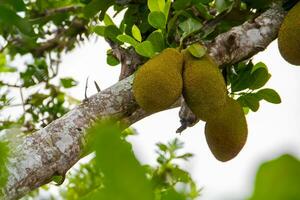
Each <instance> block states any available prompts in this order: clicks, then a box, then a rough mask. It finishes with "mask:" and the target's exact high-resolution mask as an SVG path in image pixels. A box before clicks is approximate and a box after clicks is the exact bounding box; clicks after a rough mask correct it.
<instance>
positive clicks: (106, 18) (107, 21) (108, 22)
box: [103, 14, 115, 26]
mask: <svg viewBox="0 0 300 200" xmlns="http://www.w3.org/2000/svg"><path fill="white" fill-rule="evenodd" d="M103 22H104V24H105V26H110V25H115V23H114V22H113V20H112V19H111V18H110V16H109V15H108V14H105V15H104V19H103Z"/></svg>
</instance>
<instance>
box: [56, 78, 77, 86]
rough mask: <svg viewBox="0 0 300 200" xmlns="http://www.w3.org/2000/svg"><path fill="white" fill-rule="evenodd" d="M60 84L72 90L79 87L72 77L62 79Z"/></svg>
mask: <svg viewBox="0 0 300 200" xmlns="http://www.w3.org/2000/svg"><path fill="white" fill-rule="evenodd" d="M60 83H61V85H62V86H63V87H64V88H71V87H74V86H76V85H77V82H76V81H75V80H74V79H73V78H71V77H68V78H61V79H60Z"/></svg>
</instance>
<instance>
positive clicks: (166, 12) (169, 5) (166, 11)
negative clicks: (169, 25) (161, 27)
mask: <svg viewBox="0 0 300 200" xmlns="http://www.w3.org/2000/svg"><path fill="white" fill-rule="evenodd" d="M171 4H172V1H171V0H167V2H166V4H165V7H164V9H163V12H164V14H165V16H166V21H167V20H168V16H169V12H170V8H171Z"/></svg>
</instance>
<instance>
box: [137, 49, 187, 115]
mask: <svg viewBox="0 0 300 200" xmlns="http://www.w3.org/2000/svg"><path fill="white" fill-rule="evenodd" d="M182 66H183V55H182V54H181V53H180V52H178V51H177V50H176V49H172V48H168V49H165V50H163V51H162V52H161V53H160V54H159V55H157V56H155V57H153V58H152V59H150V60H149V61H148V62H146V63H145V64H144V65H143V66H142V67H140V68H139V69H138V71H137V72H136V74H135V78H134V81H133V94H134V97H135V100H136V101H137V103H138V104H139V106H141V108H143V109H144V110H145V111H147V112H158V111H161V110H165V109H167V108H168V107H170V106H171V105H172V104H173V103H175V101H176V100H177V99H178V98H179V97H180V96H181V93H182Z"/></svg>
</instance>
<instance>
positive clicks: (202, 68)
mask: <svg viewBox="0 0 300 200" xmlns="http://www.w3.org/2000/svg"><path fill="white" fill-rule="evenodd" d="M183 97H184V99H185V101H186V103H187V105H188V107H189V108H190V109H191V110H192V111H193V113H194V114H195V115H196V116H197V117H198V118H199V119H201V120H204V121H207V120H210V119H213V118H214V117H215V114H216V113H218V112H220V111H221V110H222V109H223V107H224V105H225V103H226V97H227V91H226V85H225V81H224V78H223V76H222V73H221V72H220V70H219V69H218V66H217V65H216V63H215V62H214V61H213V60H212V59H211V58H210V57H209V56H208V55H205V56H203V57H202V58H200V59H199V58H195V57H193V56H192V55H191V54H190V53H189V52H188V51H186V52H184V72H183Z"/></svg>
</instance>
